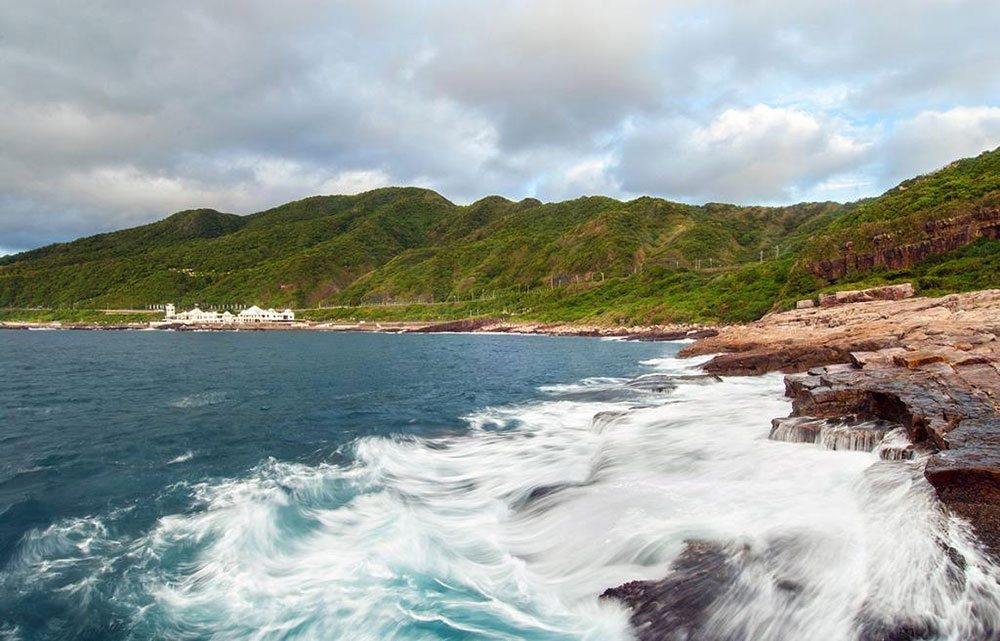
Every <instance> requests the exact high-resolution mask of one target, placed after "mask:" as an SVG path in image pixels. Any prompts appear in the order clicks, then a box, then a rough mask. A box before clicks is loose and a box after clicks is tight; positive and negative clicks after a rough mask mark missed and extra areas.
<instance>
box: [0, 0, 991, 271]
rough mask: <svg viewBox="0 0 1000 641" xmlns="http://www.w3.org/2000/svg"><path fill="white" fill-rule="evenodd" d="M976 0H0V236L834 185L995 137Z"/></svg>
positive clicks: (836, 188) (17, 238) (928, 163)
mask: <svg viewBox="0 0 1000 641" xmlns="http://www.w3.org/2000/svg"><path fill="white" fill-rule="evenodd" d="M997 25H1000V2H997V1H996V0H881V1H880V2H872V1H871V0H838V1H836V2H834V1H826V0H810V1H808V2H805V1H803V0H705V1H695V0H662V1H660V2H645V1H641V0H636V1H632V0H616V1H615V2H608V1H607V0H594V1H591V0H572V1H555V0H532V1H519V0H505V1H501V0H482V1H473V0H410V1H405V2H404V1H402V0H399V1H395V2H390V1H384V0H343V1H340V2H328V3H322V2H317V1H312V0H310V1H305V0H303V1H301V2H296V1H293V0H282V2H274V1H270V0H269V1H258V0H239V1H234V2H221V1H220V2H214V1H212V0H198V1H196V2H184V1H178V2H150V1H145V2H142V1H137V0H129V1H121V2H107V1H103V0H88V1H87V2H77V3H70V2H61V1H60V2H56V1H51V0H31V1H30V2H15V1H8V2H2V3H0V114H2V117H0V252H2V251H7V252H10V251H16V250H23V249H28V248H31V247H36V246H39V245H42V244H46V243H50V242H54V241H59V240H66V239H71V238H75V237H78V236H81V235H85V234H90V233H95V232H98V231H105V230H110V229H117V228H121V227H125V226H131V225H136V224H141V223H144V222H148V221H151V220H155V219H158V218H162V217H163V216H165V215H167V214H169V213H171V212H174V211H177V210H180V209H185V208H191V207H213V208H216V209H220V210H222V211H230V212H234V213H249V212H253V211H258V210H261V209H264V208H267V207H269V206H273V205H276V204H280V203H282V202H286V201H288V200H293V199H297V198H301V197H305V196H308V195H313V194H319V193H355V192H358V191H363V190H366V189H371V188H375V187H379V186H384V185H390V184H393V185H403V184H405V185H420V186H426V187H430V188H433V189H436V190H438V191H439V192H441V193H442V194H444V195H445V196H446V197H448V198H450V199H452V200H454V201H456V202H462V203H464V202H470V201H472V200H475V199H477V198H479V197H481V196H483V195H487V194H494V193H498V194H502V195H505V196H508V197H511V198H515V199H519V198H522V197H525V196H535V197H538V198H541V199H543V200H562V199H567V198H575V197H577V196H580V195H585V194H595V193H601V194H607V195H611V196H616V197H621V198H629V197H632V196H635V195H639V194H652V195H657V196H663V197H666V198H671V199H675V200H682V201H686V202H705V201H728V202H737V203H765V204H780V203H789V202H794V201H800V200H854V199H856V198H858V197H862V196H868V195H873V194H877V193H880V192H881V191H884V190H885V189H887V188H888V187H890V186H892V185H893V184H895V183H896V182H898V181H899V180H900V179H902V178H905V177H908V176H911V175H913V174H917V173H922V172H926V171H930V170H933V169H935V168H937V167H939V166H941V165H943V164H946V163H947V162H948V161H950V160H952V159H954V158H958V157H962V156H968V155H973V154H976V153H978V152H980V151H983V150H985V149H992V148H995V147H997V146H1000V73H998V72H997V70H998V69H1000V47H998V46H997V40H996V38H997V34H996V30H997Z"/></svg>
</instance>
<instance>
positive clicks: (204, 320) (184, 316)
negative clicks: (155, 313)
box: [163, 303, 295, 325]
mask: <svg viewBox="0 0 1000 641" xmlns="http://www.w3.org/2000/svg"><path fill="white" fill-rule="evenodd" d="M163 309H164V312H165V313H164V319H165V321H167V322H170V323H183V324H191V325H232V324H236V323H239V324H254V323H287V322H290V321H294V320H295V312H293V311H292V310H290V309H286V310H284V311H281V312H279V311H275V310H274V309H261V308H260V307H257V306H256V305H254V306H252V307H249V308H247V309H244V310H243V311H241V312H240V313H239V314H236V315H233V314H232V312H228V311H227V312H222V313H221V314H220V313H219V312H206V311H203V310H202V309H200V308H198V307H195V308H194V309H189V310H187V311H184V312H178V311H177V310H176V308H175V307H174V305H173V304H172V303H168V304H166V305H164V307H163Z"/></svg>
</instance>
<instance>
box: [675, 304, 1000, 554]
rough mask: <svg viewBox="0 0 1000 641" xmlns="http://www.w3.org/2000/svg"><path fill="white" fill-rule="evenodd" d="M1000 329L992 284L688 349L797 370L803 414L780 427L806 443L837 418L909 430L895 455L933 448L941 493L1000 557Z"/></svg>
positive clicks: (891, 450) (772, 322) (719, 369)
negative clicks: (990, 286)
mask: <svg viewBox="0 0 1000 641" xmlns="http://www.w3.org/2000/svg"><path fill="white" fill-rule="evenodd" d="M998 335H1000V290H988V291H982V292H972V293H967V294H954V295H950V296H945V297H942V298H914V299H907V300H898V301H888V300H876V301H870V302H861V303H848V304H844V305H837V306H827V307H820V308H815V309H805V310H794V311H790V312H784V313H781V314H773V315H769V316H766V317H764V318H763V319H761V320H760V321H757V322H756V323H752V324H750V325H749V326H744V327H740V328H725V329H723V330H722V331H721V332H720V333H719V335H718V336H715V337H711V338H707V339H704V340H701V341H698V342H697V343H694V344H692V345H690V346H688V347H687V348H686V349H685V350H684V351H683V352H682V353H683V354H686V355H692V354H707V353H713V352H724V353H722V354H720V355H718V356H716V357H715V358H713V359H712V360H711V361H710V362H709V363H707V364H706V365H705V369H706V370H708V371H709V372H713V373H717V374H758V373H764V372H768V371H776V370H780V371H784V372H789V373H797V374H795V375H793V376H788V377H786V379H785V385H786V393H787V395H788V396H789V397H791V398H792V405H793V412H792V416H793V417H797V418H798V419H799V420H798V421H797V422H793V423H780V422H779V423H776V425H782V426H784V427H782V428H781V429H783V430H784V431H785V432H786V433H790V434H796V433H799V432H800V433H801V434H800V437H801V438H803V439H805V438H806V437H807V436H809V434H811V432H810V433H808V434H807V432H809V430H810V429H812V430H815V431H816V434H814V435H813V438H819V430H821V429H822V427H823V425H824V423H823V420H826V419H839V420H842V419H844V418H845V417H850V418H851V420H865V419H875V420H880V421H888V422H891V423H893V424H898V425H900V426H902V428H903V429H905V432H906V436H907V437H908V441H909V442H908V443H905V442H904V443H897V444H893V445H892V446H891V447H887V448H886V451H885V453H884V456H885V457H887V458H903V457H907V456H911V455H915V454H919V453H924V454H928V457H927V462H926V468H925V476H926V478H927V480H928V481H929V482H930V483H931V485H933V486H934V488H935V489H936V490H937V493H938V496H939V497H940V498H941V500H942V501H943V502H944V503H945V505H947V506H948V507H949V508H951V509H952V510H954V511H955V512H956V513H958V514H960V515H962V516H964V517H966V518H968V519H969V521H970V522H971V523H972V524H973V526H974V527H975V528H976V531H977V532H978V534H979V536H980V538H981V539H982V540H983V541H984V542H985V543H986V544H987V545H988V546H990V547H991V549H992V550H993V551H994V553H1000V341H998V340H997V336H998ZM776 429H777V428H776ZM795 430H798V432H795ZM857 437H858V438H859V439H861V435H858V436H857ZM852 438H853V437H852ZM861 440H864V439H861Z"/></svg>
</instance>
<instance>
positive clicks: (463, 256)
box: [0, 150, 1000, 320]
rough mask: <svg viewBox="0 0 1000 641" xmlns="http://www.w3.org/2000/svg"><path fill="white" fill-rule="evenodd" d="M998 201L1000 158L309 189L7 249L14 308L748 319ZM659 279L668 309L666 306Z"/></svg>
mask: <svg viewBox="0 0 1000 641" xmlns="http://www.w3.org/2000/svg"><path fill="white" fill-rule="evenodd" d="M998 203H1000V150H995V151H991V152H985V153H984V154H981V155H980V156H977V157H975V158H968V159H963V160H960V161H956V162H954V163H951V164H950V165H948V166H946V167H944V168H942V169H940V170H938V171H936V172H932V173H930V174H925V175H923V176H919V177H915V178H912V179H909V180H907V181H903V182H902V183H900V185H897V186H896V187H894V188H893V189H890V190H888V191H887V192H885V193H884V194H882V195H881V196H878V197H876V198H869V199H864V200H861V201H858V202H855V203H846V204H841V203H833V202H824V203H798V204H795V205H788V206H779V207H765V206H740V205H730V204H724V203H707V204H704V205H689V204H684V203H677V202H672V201H669V200H665V199H661V198H655V197H651V196H640V197H638V198H634V199H632V200H628V201H621V200H616V199H613V198H609V197H606V196H585V197H581V198H577V199H574V200H569V201H562V202H551V203H543V202H541V201H538V200H536V199H531V198H525V199H522V200H520V201H513V200H510V199H507V198H504V197H502V196H497V195H491V196H485V197H483V198H481V199H479V200H477V201H475V202H473V203H471V204H468V205H456V204H455V203H453V202H452V201H450V200H448V199H447V198H445V197H444V196H442V195H441V194H438V193H437V192H434V191H432V190H429V189H424V188H420V187H386V188H381V189H376V190H372V191H368V192H364V193H361V194H357V195H330V196H311V197H308V198H304V199H301V200H297V201H292V202H290V203H285V204H283V205H279V206H277V207H273V208H270V209H268V210H264V211H261V212H256V213H253V214H248V215H243V216H240V215H235V214H227V213H223V212H219V211H217V210H214V209H193V210H185V211H182V212H177V213H175V214H172V215H171V216H168V217H166V218H164V219H162V220H160V221H157V222H154V223H150V224H148V225H142V226H138V227H133V228H130V229H124V230H119V231H115V232H108V233H104V234H98V235H95V236H90V237H85V238H81V239H77V240H75V241H71V242H68V243H58V244H54V245H49V246H46V247H41V248H38V249H34V250H31V251H28V252H23V253H21V254H14V255H9V256H4V257H0V307H30V306H45V307H70V306H76V307H86V306H91V307H99V306H118V307H126V306H129V307H141V306H145V305H150V304H154V303H159V302H164V301H167V300H172V301H174V302H176V303H178V304H186V303H193V302H200V303H203V304H206V303H207V304H218V305H227V304H234V303H239V302H244V301H247V300H253V301H256V302H260V303H264V304H273V305H293V306H295V307H299V308H304V307H319V306H356V305H371V304H385V303H389V302H394V301H395V302H399V301H421V302H425V303H430V302H432V301H433V302H440V301H446V300H456V299H459V300H460V299H463V298H464V297H474V294H475V293H476V292H479V293H480V298H482V295H481V294H482V293H483V292H491V293H492V294H491V295H492V296H493V297H494V299H496V298H497V296H500V298H502V299H503V301H504V303H510V304H509V305H505V308H514V309H519V310H522V311H521V313H529V314H530V313H536V314H539V313H540V314H542V315H545V314H547V313H549V312H551V313H552V314H553V318H559V313H560V312H559V310H560V309H562V311H564V312H566V313H567V314H568V315H570V316H579V315H580V314H583V316H582V317H583V318H590V319H602V318H603V319H605V320H611V319H612V318H613V317H616V314H617V317H618V318H621V317H625V318H632V319H635V318H638V319H639V320H646V319H654V320H655V319H657V318H661V317H662V318H667V319H671V320H688V319H691V320H748V319H752V318H753V317H756V316H759V315H760V314H762V313H764V312H766V311H767V310H768V309H772V308H776V307H780V306H783V305H784V306H787V305H788V303H789V301H790V300H791V299H792V298H794V297H796V296H805V295H815V294H816V293H817V292H818V291H821V290H823V289H824V288H829V287H837V286H841V285H844V284H847V283H855V282H869V281H894V280H898V278H900V277H903V276H907V275H909V274H902V273H899V272H900V270H904V271H905V270H907V269H911V268H914V267H915V265H916V263H917V262H920V261H925V260H927V259H929V258H933V257H935V256H938V255H940V254H943V253H947V252H951V251H961V250H962V249H963V248H965V247H966V246H967V245H970V244H974V243H976V242H979V237H980V236H983V237H984V238H983V240H982V242H983V243H986V244H989V243H992V242H994V240H995V238H996V237H997V236H998V235H1000V234H994V233H993V231H991V230H992V229H993V227H992V226H991V225H990V224H984V225H983V226H982V228H983V229H984V230H985V231H983V232H982V233H978V232H977V233H972V232H969V233H968V234H967V236H968V238H966V237H964V236H962V235H961V233H960V232H956V233H955V234H953V235H952V236H951V237H950V238H952V240H951V241H949V242H948V243H943V244H941V246H940V249H941V251H937V249H936V248H935V246H934V244H933V243H930V244H929V245H927V246H926V248H925V249H924V250H921V251H920V252H917V253H915V254H914V256H915V257H917V259H918V260H916V261H905V260H904V261H902V262H900V261H896V262H893V261H891V260H889V261H885V260H883V261H881V262H880V260H879V259H872V260H868V259H854V258H852V256H861V255H867V254H866V253H865V252H868V253H870V251H869V250H871V249H872V248H875V247H876V245H878V249H880V250H881V251H884V250H886V248H887V246H888V245H887V242H888V244H889V245H892V246H896V245H900V246H901V245H903V244H913V243H927V242H930V240H931V239H933V238H934V233H935V229H937V231H938V233H939V236H940V233H941V229H944V228H945V227H947V223H946V222H941V221H949V220H954V219H956V217H961V216H970V215H971V216H975V215H976V212H978V211H982V210H983V208H984V207H987V208H988V207H994V206H995V205H996V204H998ZM963 220H964V219H963ZM935 225H937V227H935ZM998 225H1000V222H998ZM997 230H998V231H1000V226H998V227H997ZM887 234H889V236H887ZM977 234H978V235H977ZM880 238H881V239H882V240H879V239H880ZM886 238H890V241H886V240H885V239H886ZM879 243H881V244H879ZM893 243H895V244H893ZM990 247H991V248H992V245H991V246H990ZM845 248H846V249H845ZM986 253H987V254H988V255H987V256H985V257H983V258H984V261H985V262H984V261H979V263H977V264H979V267H977V269H978V270H979V271H981V272H983V273H982V274H979V272H976V273H977V274H978V275H976V276H975V278H972V280H973V281H977V283H951V281H947V279H945V280H940V279H939V282H938V285H940V287H943V288H944V289H948V288H949V287H952V288H962V287H966V286H967V285H970V284H978V281H982V283H983V284H986V285H989V284H991V283H994V282H995V279H994V280H991V279H990V278H989V277H988V274H986V272H985V270H986V267H988V266H989V265H992V262H991V261H992V260H993V258H992V251H988V252H986ZM886 255H888V254H886ZM967 258H968V257H965V258H963V260H966V259H967ZM824 261H827V262H830V261H842V263H843V264H842V265H841V264H840V263H838V264H837V266H836V268H833V269H830V268H828V269H826V270H825V271H824V269H821V268H818V267H817V266H818V265H821V264H824ZM980 263H981V264H980ZM831 264H832V263H831ZM939 267H940V266H939ZM974 271H975V270H974ZM918 276H919V274H918ZM741 280H742V281H745V282H744V287H743V289H745V290H747V291H746V292H745V295H744V296H743V297H742V298H743V300H741V296H740V295H739V292H738V290H739V289H740V285H739V284H738V283H740V282H741ZM952 280H954V279H952ZM966 280H969V279H968V278H967V279H966ZM657 283H659V285H661V286H662V289H663V293H664V295H663V298H664V304H665V305H666V307H664V304H657V303H656V302H655V299H656V295H655V289H656V284H657ZM748 283H752V285H753V286H752V287H746V286H745V285H746V284H748ZM630 285H631V288H630ZM918 285H919V283H918ZM685 288H687V289H688V290H690V293H688V294H687V297H688V298H690V297H692V296H696V295H697V294H699V293H702V294H704V295H705V298H706V304H705V305H697V304H696V303H695V302H694V301H692V300H688V299H687V298H684V295H683V291H682V290H684V289H685ZM555 290H559V291H558V292H557V291H555ZM589 290H595V291H598V290H599V291H600V293H601V295H600V296H597V295H596V294H591V293H587V291H589ZM756 290H760V291H756ZM546 291H547V292H548V293H547V294H546V293H545V292H546ZM722 292H727V293H725V295H723V293H722ZM529 293H530V294H531V296H530V297H529V298H525V295H526V294H529ZM605 294H606V296H605ZM678 297H680V298H682V299H683V300H680V299H678ZM571 298H577V299H579V300H577V301H576V302H575V303H574V304H573V305H572V306H571V307H573V308H574V309H572V310H571V309H567V308H566V303H567V302H568V299H571ZM640 299H642V300H643V301H646V302H644V303H642V304H639V303H638V301H639V300H640ZM588 301H589V302H588ZM577 303H579V304H577ZM677 303H680V304H677ZM588 305H589V307H590V309H589V310H588V309H584V308H586V307H587V306H588ZM635 305H638V307H635ZM539 306H540V308H541V310H548V311H540V309H539ZM577 307H579V308H578V309H577ZM655 308H661V309H659V310H658V311H657V309H655ZM491 311H492V310H491ZM495 311H498V312H502V311H503V308H501V309H498V310H495ZM508 311H509V310H508ZM622 315H624V316H622ZM566 320H571V319H570V318H567V319H566Z"/></svg>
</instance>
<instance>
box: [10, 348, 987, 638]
mask: <svg viewBox="0 0 1000 641" xmlns="http://www.w3.org/2000/svg"><path fill="white" fill-rule="evenodd" d="M645 365H646V366H647V367H649V368H651V370H652V371H651V372H650V375H651V376H647V377H645V380H644V381H643V379H638V380H639V381H640V383H639V384H636V380H635V379H634V380H626V379H617V378H591V379H586V380H583V381H580V382H579V383H576V384H572V385H553V386H547V387H544V388H542V389H541V390H540V391H541V392H542V397H541V399H540V400H536V401H533V402H527V403H522V404H515V405H508V406H501V407H490V408H483V409H481V410H480V411H477V412H475V413H473V414H471V415H469V416H467V417H466V421H467V423H468V425H469V428H470V429H469V431H468V432H466V433H461V434H456V435H449V436H443V437H437V438H412V437H411V438H403V437H396V438H375V437H368V438H361V439H359V440H357V441H355V442H353V443H352V444H351V446H350V447H349V448H348V450H347V451H344V452H342V453H341V454H343V455H344V456H345V457H346V459H342V458H340V457H338V461H340V460H346V461H347V462H346V463H342V462H332V461H331V462H326V463H320V464H317V465H306V464H301V463H291V462H282V461H277V460H274V459H267V460H265V461H263V462H262V463H260V464H259V465H258V466H257V467H256V468H254V469H253V470H251V471H250V472H249V473H248V474H246V475H245V476H242V477H239V478H229V479H217V480H213V481H210V482H203V483H195V484H181V485H179V486H174V487H171V488H168V490H165V491H167V492H171V493H178V492H179V493H181V494H183V495H184V496H185V497H186V500H187V502H188V509H186V510H183V511H180V512H178V513H176V514H173V515H169V516H166V517H163V518H160V519H159V520H158V521H157V522H156V523H155V525H153V527H151V528H149V529H148V530H146V531H143V532H141V533H138V534H136V533H130V532H127V531H126V528H124V527H122V526H121V523H122V521H123V516H124V514H125V512H127V511H128V510H125V511H119V512H109V513H106V514H101V515H97V516H92V517H88V518H81V519H67V520H63V521H60V522H58V523H56V524H54V525H52V526H50V527H48V528H46V529H36V530H32V531H31V532H29V534H28V535H26V536H25V537H24V538H23V539H22V540H21V542H20V544H19V546H18V549H17V551H16V553H15V556H14V558H13V560H12V561H11V562H10V563H9V564H8V567H7V569H6V571H5V572H4V574H3V575H2V577H0V581H2V583H0V588H2V591H3V593H5V594H9V595H14V598H15V599H16V600H18V601H19V602H21V603H27V602H30V599H31V595H32V594H47V595H49V598H50V599H55V600H56V601H57V602H58V604H59V608H58V612H59V614H60V616H59V617H56V618H54V619H53V621H52V623H51V625H50V627H49V628H48V629H47V632H48V633H49V634H50V635H51V636H52V637H62V636H66V637H70V636H76V635H79V634H83V635H84V636H85V635H86V632H87V630H88V629H90V630H102V629H107V626H108V625H114V626H117V629H122V630H125V631H126V636H128V637H130V638H137V639H138V638H152V637H156V638H177V639H201V638H209V637H211V638H214V639H244V638H253V639H279V638H296V639H314V638H315V639H320V638H323V639H345V640H348V639H349V640H351V641H362V640H367V639H371V640H394V639H399V640H403V639H469V638H475V639H497V640H500V639H504V640H513V639H540V640H560V639H591V640H594V641H597V640H602V641H603V640H609V639H628V638H630V635H631V632H630V631H629V627H628V612H627V611H626V610H625V609H624V608H623V607H622V606H620V605H618V604H617V603H614V602H610V601H607V600H599V599H598V598H597V597H598V595H599V594H600V593H601V592H603V591H604V590H605V589H606V588H608V587H612V586H615V585H618V584H621V583H623V582H625V581H629V580H633V579H654V578H660V577H662V576H664V575H665V574H666V573H667V572H668V571H669V568H670V565H671V563H672V561H673V560H674V559H676V558H677V557H678V555H679V554H681V552H682V551H683V549H684V547H685V545H686V542H687V541H691V540H709V541H717V542H720V543H723V544H726V545H730V544H734V543H735V544H738V545H739V546H741V549H744V550H747V551H749V553H750V554H751V555H752V557H753V558H754V559H757V561H755V562H747V563H746V564H745V565H744V566H743V570H742V571H741V573H740V575H739V577H738V579H737V581H736V584H735V586H734V588H733V589H732V590H729V591H728V592H727V593H726V595H725V596H724V597H723V598H721V599H720V601H719V602H718V603H717V604H716V606H715V609H714V611H713V613H712V618H711V621H710V626H712V629H713V630H714V631H716V632H717V633H718V634H719V636H718V638H725V639H755V640H768V639H774V640H778V639H788V640H791V639H824V640H827V641H838V640H844V641H853V640H854V639H858V638H860V635H862V634H863V633H864V631H865V630H871V629H874V628H873V627H872V626H878V625H882V624H885V625H886V626H891V625H893V624H894V623H895V622H901V621H920V622H922V623H923V624H925V628H924V629H926V630H929V631H931V632H929V633H928V634H930V635H931V636H927V637H917V638H933V639H953V640H955V641H958V640H964V639H971V638H989V635H990V634H995V631H996V629H997V626H998V622H1000V616H998V612H1000V602H998V599H1000V597H998V591H997V580H998V576H1000V575H998V572H997V568H996V567H995V566H993V565H992V564H990V562H989V561H987V560H986V558H984V556H983V555H982V553H981V552H980V550H979V548H978V547H977V545H976V543H975V541H974V539H973V538H972V537H971V535H970V533H969V531H968V529H967V528H966V526H965V525H964V524H963V523H962V522H961V521H958V520H956V519H954V518H951V517H949V516H947V515H945V514H944V513H943V512H942V511H941V510H940V508H939V506H938V504H937V502H936V501H935V500H934V496H933V492H932V490H931V488H930V487H929V486H928V485H927V484H926V482H925V481H924V480H923V477H922V474H921V468H920V465H921V463H920V461H882V460H879V459H878V457H877V455H876V454H872V453H869V452H859V451H831V450H829V449H823V448H818V447H807V446H803V445H801V444H796V443H789V442H779V441H775V440H770V439H768V434H769V429H770V419H771V418H773V417H777V416H783V415H785V414H787V413H788V409H789V407H788V402H787V400H786V399H784V398H783V396H782V385H781V378H780V376H775V375H771V376H762V377H754V378H735V379H726V380H724V381H722V382H718V381H717V380H715V379H711V380H707V379H705V378H703V377H699V376H698V375H697V372H696V371H694V370H693V369H692V367H693V365H694V363H692V362H690V361H679V360H676V359H671V358H665V359H655V360H651V361H647V362H646V363H645ZM657 377H658V378H657ZM651 381H652V382H653V383H655V384H650V383H651ZM186 398H192V399H193V398H194V397H186ZM208 398H209V396H204V395H200V396H198V397H197V399H198V402H201V401H205V400H206V399H208ZM212 398H213V399H214V397H212ZM191 402H193V400H192V401H191ZM209 402H214V400H213V401H209ZM179 406H180V407H187V406H189V405H179ZM595 417H596V418H595ZM191 456H193V453H192V452H187V453H185V454H183V455H181V456H178V457H177V458H175V459H174V460H172V461H170V463H179V462H182V461H185V460H188V459H189V458H190V457H191ZM140 508H141V506H135V507H133V508H129V509H140ZM776 578H778V579H781V580H782V581H787V582H789V584H793V585H795V586H797V589H796V590H795V591H794V595H793V596H789V593H788V591H782V590H776V589H775V588H774V584H775V580H776ZM0 606H5V607H6V606H9V603H8V604H4V603H0ZM88 626H90V627H89V628H88ZM887 629H888V628H887ZM0 631H2V632H3V634H4V635H5V636H7V637H10V638H12V639H17V638H19V632H18V630H17V628H16V627H9V626H8V627H4V628H0ZM872 638H875V637H872Z"/></svg>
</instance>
